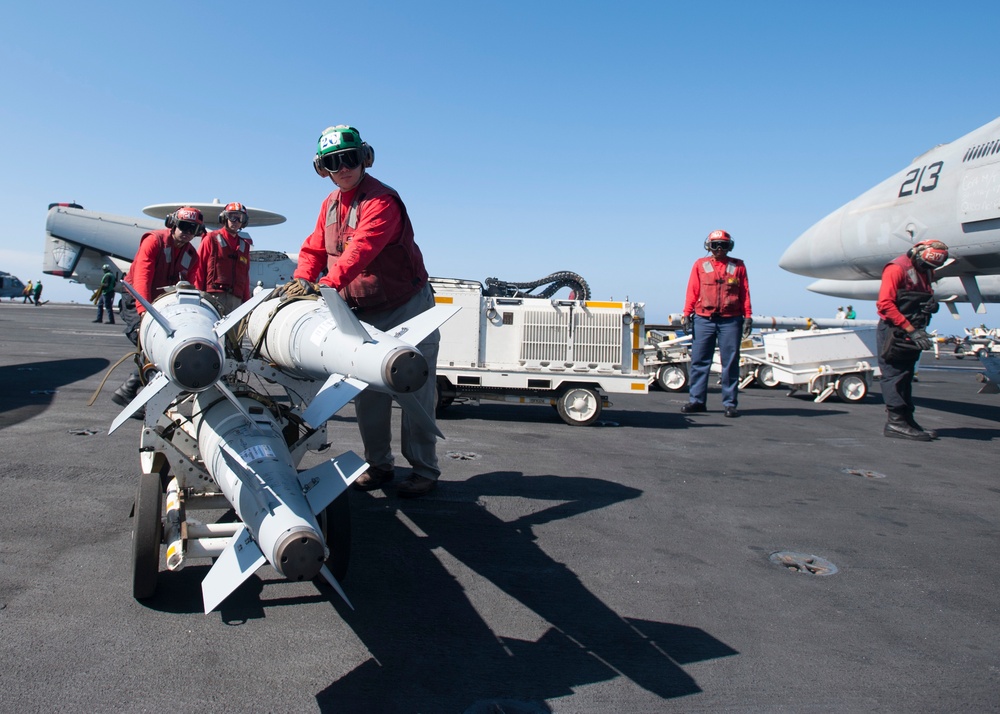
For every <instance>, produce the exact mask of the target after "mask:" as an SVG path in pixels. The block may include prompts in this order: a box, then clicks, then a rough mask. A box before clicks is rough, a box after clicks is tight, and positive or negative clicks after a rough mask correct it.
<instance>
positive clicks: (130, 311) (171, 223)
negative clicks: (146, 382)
mask: <svg viewBox="0 0 1000 714" xmlns="http://www.w3.org/2000/svg"><path fill="white" fill-rule="evenodd" d="M166 226H167V227H166V228H161V229H160V230H156V231H150V232H148V233H144V234H143V235H142V237H141V238H140V239H139V250H138V251H136V254H135V258H133V259H132V266H131V267H130V268H129V270H128V273H127V274H126V276H125V282H127V283H128V284H129V285H131V286H132V287H133V288H135V290H136V292H137V293H139V294H140V295H141V296H142V297H143V298H144V299H145V300H147V301H148V302H152V301H153V300H155V299H156V298H157V297H159V296H160V295H162V294H163V292H164V291H165V290H166V289H167V288H168V287H172V286H174V285H176V284H177V283H179V282H181V281H187V282H191V281H192V279H193V276H194V273H195V271H196V270H197V268H198V252H197V251H196V250H195V249H194V247H193V246H192V245H191V239H192V238H194V237H195V236H200V235H202V234H203V233H204V232H205V219H204V218H203V217H202V215H201V211H199V210H198V209H196V208H190V207H187V206H185V207H184V208H179V209H177V210H176V211H174V212H173V213H171V214H170V215H169V216H167V219H166ZM145 311H146V308H144V307H143V306H142V304H141V303H139V302H138V301H137V300H136V299H135V298H134V297H132V294H131V293H128V292H126V293H125V294H124V295H123V296H122V313H121V317H122V320H123V321H124V323H125V336H126V337H128V339H129V340H130V341H131V342H132V344H133V345H136V346H138V344H139V323H140V322H141V320H142V313H144V312H145ZM141 386H142V382H141V381H140V379H139V371H138V370H136V371H134V372H133V373H132V374H131V375H129V377H128V379H126V380H125V382H124V383H123V384H122V385H121V386H120V387H118V389H116V390H115V392H114V394H112V395H111V401H113V402H114V403H115V404H120V405H121V406H126V405H127V404H128V403H129V402H131V401H132V399H133V398H135V395H136V394H137V393H138V392H139V388H140V387H141Z"/></svg>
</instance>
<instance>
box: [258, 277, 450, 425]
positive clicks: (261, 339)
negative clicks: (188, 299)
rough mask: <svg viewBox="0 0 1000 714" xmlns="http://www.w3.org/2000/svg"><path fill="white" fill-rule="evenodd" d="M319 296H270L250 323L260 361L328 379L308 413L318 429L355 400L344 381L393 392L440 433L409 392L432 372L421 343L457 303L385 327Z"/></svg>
mask: <svg viewBox="0 0 1000 714" xmlns="http://www.w3.org/2000/svg"><path fill="white" fill-rule="evenodd" d="M321 293H322V297H321V298H320V299H317V300H296V301H291V302H288V303H282V302H281V301H280V300H278V299H273V300H268V301H267V302H265V303H263V304H262V305H261V306H260V307H258V308H256V309H255V310H254V311H253V312H252V313H251V315H250V320H249V324H248V326H247V334H248V335H249V337H250V340H251V341H252V342H253V344H254V345H257V346H258V347H259V350H260V355H261V357H262V358H264V359H265V360H268V361H269V362H270V363H271V364H273V365H275V366H277V367H278V368H279V369H281V370H282V371H283V372H285V373H286V374H290V375H292V376H294V377H297V378H300V379H314V380H326V381H325V384H324V385H323V387H322V388H321V389H320V390H319V392H318V394H317V395H316V398H315V399H314V400H313V402H312V404H310V406H309V409H307V410H306V412H305V413H304V414H303V418H305V420H306V421H307V422H308V423H309V424H312V425H314V426H315V425H317V424H319V423H322V422H325V421H326V420H327V419H328V418H329V417H330V416H332V415H333V414H335V413H336V411H337V409H340V407H342V406H343V405H344V404H345V403H346V402H347V401H349V400H350V398H351V397H350V396H347V393H346V391H345V390H344V389H343V388H344V387H345V386H347V385H353V386H352V387H351V388H357V387H361V388H364V387H365V386H367V387H368V388H369V389H374V390H375V391H378V392H385V393H387V394H391V395H392V396H393V398H395V399H396V401H398V402H399V403H400V405H401V406H402V407H403V409H404V410H406V411H407V413H408V414H409V415H410V417H411V418H414V419H421V420H423V421H424V423H425V425H426V426H427V428H428V429H430V430H431V431H433V432H434V433H436V434H438V435H440V431H438V430H437V427H436V426H435V425H434V422H433V419H431V418H430V416H429V415H427V414H425V413H424V412H423V410H422V409H421V407H420V405H419V403H418V402H417V401H416V399H415V397H413V394H412V393H413V392H414V391H416V390H418V389H420V387H421V386H422V385H423V384H424V383H425V382H426V381H427V377H428V375H429V373H430V370H429V368H428V364H427V360H426V359H424V356H423V355H422V354H421V353H420V350H419V349H417V344H418V343H419V342H420V341H421V340H423V339H424V338H426V337H427V336H428V335H429V334H431V333H432V332H433V331H434V330H436V329H437V328H438V327H439V326H440V325H441V324H443V323H444V322H445V321H446V320H447V319H448V318H450V317H451V316H452V315H454V314H455V313H456V312H457V311H458V308H457V307H454V306H448V305H437V306H435V307H434V308H432V309H430V310H427V311H426V312H424V313H421V314H420V315H417V316H416V317H414V318H413V319H411V320H407V321H406V322H405V323H403V324H402V325H397V326H396V327H395V328H393V329H392V330H391V331H390V332H382V331H381V330H378V329H376V328H375V327H373V326H372V325H369V324H366V323H363V322H361V321H360V320H358V318H357V317H356V316H355V315H354V313H353V312H351V310H350V309H349V308H348V307H347V304H346V303H345V302H344V301H343V299H342V298H341V297H340V295H338V294H337V292H336V291H335V290H331V289H328V288H323V289H321ZM335 388H336V389H338V390H339V391H338V392H337V394H336V396H335V395H334V390H335ZM344 397H346V399H344Z"/></svg>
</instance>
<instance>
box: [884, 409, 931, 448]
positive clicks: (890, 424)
mask: <svg viewBox="0 0 1000 714" xmlns="http://www.w3.org/2000/svg"><path fill="white" fill-rule="evenodd" d="M886 414H887V415H888V417H889V420H888V421H887V422H886V423H885V429H883V430H882V434H884V435H885V436H888V437H889V438H891V439H911V440H913V441H930V440H931V438H932V437H931V435H930V434H928V433H927V432H926V431H924V430H922V429H918V428H915V427H913V426H910V424H909V422H907V420H906V417H905V416H904V415H903V414H900V413H898V412H894V411H890V410H888V409H887V410H886Z"/></svg>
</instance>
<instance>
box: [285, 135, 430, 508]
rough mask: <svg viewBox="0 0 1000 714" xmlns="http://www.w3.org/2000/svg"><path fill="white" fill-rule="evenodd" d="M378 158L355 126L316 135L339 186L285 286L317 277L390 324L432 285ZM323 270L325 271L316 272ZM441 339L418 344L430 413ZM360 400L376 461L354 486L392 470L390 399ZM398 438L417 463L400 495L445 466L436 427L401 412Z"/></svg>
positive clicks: (367, 315)
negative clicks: (374, 168) (377, 168)
mask: <svg viewBox="0 0 1000 714" xmlns="http://www.w3.org/2000/svg"><path fill="white" fill-rule="evenodd" d="M374 161H375V152H374V150H373V149H372V148H371V147H370V146H369V145H368V144H367V143H365V142H363V141H362V140H361V136H360V134H359V133H358V130H357V129H355V128H354V127H349V126H343V125H341V126H334V127H330V128H328V129H326V130H324V131H323V133H322V134H321V135H320V137H319V145H318V147H317V149H316V157H315V159H314V160H313V168H314V169H315V170H316V173H317V174H319V175H320V176H323V177H329V178H330V180H332V181H333V183H334V184H335V185H336V186H337V189H336V190H335V191H333V193H331V194H330V195H329V196H327V197H326V199H325V200H324V201H323V205H322V207H321V208H320V212H319V218H317V220H316V227H315V228H314V229H313V232H312V233H311V234H310V235H309V236H308V237H307V238H306V239H305V242H304V243H303V244H302V248H301V249H300V250H299V263H298V268H297V269H296V271H295V273H294V274H293V279H292V281H290V282H289V283H287V284H286V285H285V286H283V287H282V289H281V292H282V293H283V294H284V295H286V296H288V297H294V296H296V295H302V294H307V293H309V292H314V291H315V288H314V286H313V283H314V282H315V281H316V280H317V279H318V280H319V281H320V284H321V285H325V286H328V287H332V288H334V289H336V290H337V291H339V292H340V295H341V296H342V297H343V298H344V300H345V301H346V302H347V304H348V305H349V306H350V307H351V309H353V310H354V313H355V314H356V315H357V316H358V319H360V320H363V321H364V322H367V323H368V324H370V325H373V326H374V327H376V328H378V329H380V330H383V331H389V330H390V329H391V328H393V327H395V326H396V325H398V324H400V323H402V322H405V321H406V320H409V319H410V318H412V317H415V316H416V315H419V314H420V313H422V312H424V311H426V310H429V309H431V308H432V307H434V293H433V291H432V290H431V287H430V283H429V282H428V280H427V270H426V268H425V267H424V259H423V256H422V255H421V253H420V248H418V247H417V244H416V242H415V241H414V236H413V226H412V225H411V224H410V217H409V215H408V214H407V212H406V206H405V205H404V204H403V201H402V199H401V198H400V197H399V194H398V193H396V191H395V190H394V189H392V188H390V187H389V186H386V185H385V184H384V183H382V182H381V181H379V180H378V179H376V178H374V177H373V176H371V175H369V174H367V173H366V172H365V169H367V168H369V167H371V165H372V164H373V163H374ZM324 270H325V271H326V275H324V276H323V277H322V278H320V274H321V273H322V272H323V271H324ZM440 339H441V337H440V334H439V333H438V331H437V330H435V331H434V332H433V333H431V335H429V336H428V337H427V339H426V340H424V341H423V342H421V343H420V344H419V345H417V347H418V348H419V350H420V352H421V354H423V356H424V359H425V360H427V367H428V369H429V374H428V377H427V381H426V382H425V383H424V385H423V386H422V387H421V388H420V389H419V390H417V391H416V392H414V395H415V396H416V397H417V400H418V401H419V402H420V404H421V406H422V407H423V409H424V411H425V412H426V413H427V414H428V415H429V416H430V418H431V419H432V420H433V418H434V409H435V407H436V387H437V385H436V381H437V379H436V369H435V368H436V364H437V355H438V344H439V342H440ZM354 407H355V412H356V414H357V419H358V428H359V429H360V431H361V440H362V442H363V443H364V447H365V460H366V461H367V462H368V463H369V464H371V466H370V467H369V469H368V471H366V472H365V473H364V474H362V475H361V476H360V477H359V478H358V479H357V480H356V481H355V482H354V487H355V488H357V489H359V490H362V491H373V490H375V489H378V488H381V487H382V486H384V485H385V484H387V483H389V482H390V481H392V480H393V478H394V476H395V471H394V465H393V464H394V457H393V454H392V443H391V442H392V430H391V418H392V398H391V397H390V396H389V395H388V394H384V393H381V392H376V391H374V390H370V389H366V390H364V391H363V392H361V393H360V394H358V396H357V397H355V398H354ZM401 446H402V453H403V456H404V457H406V459H407V461H409V462H410V465H411V466H412V472H411V473H410V475H409V476H408V477H407V478H406V479H405V480H404V481H403V482H402V483H400V484H399V486H397V488H396V493H397V494H399V495H400V496H403V497H415V496H423V495H424V494H427V493H430V492H431V491H432V490H434V488H435V487H436V486H437V480H438V477H439V476H440V475H441V470H440V468H439V467H438V459H437V436H436V435H435V434H434V433H432V432H430V431H428V430H427V429H425V428H423V427H422V426H421V425H420V424H419V423H418V422H416V421H414V420H411V419H410V418H409V416H408V415H407V414H406V412H405V411H404V412H403V416H402V433H401Z"/></svg>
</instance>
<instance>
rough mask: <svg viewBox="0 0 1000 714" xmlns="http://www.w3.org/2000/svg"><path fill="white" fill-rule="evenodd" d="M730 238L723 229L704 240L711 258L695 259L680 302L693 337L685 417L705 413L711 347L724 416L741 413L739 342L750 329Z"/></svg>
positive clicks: (742, 270) (739, 264)
mask: <svg viewBox="0 0 1000 714" xmlns="http://www.w3.org/2000/svg"><path fill="white" fill-rule="evenodd" d="M732 249H733V239H732V237H731V236H730V235H729V234H728V233H726V231H712V232H711V233H709V234H708V238H706V239H705V250H707V251H708V252H709V253H711V256H710V257H705V258H699V259H698V260H696V261H695V263H694V266H693V267H692V268H691V277H690V278H689V279H688V286H687V295H686V296H685V298H684V323H685V326H686V329H687V330H688V332H689V333H693V334H694V343H693V344H692V347H691V367H690V372H691V373H690V380H689V387H688V399H689V401H688V403H687V404H685V405H684V406H683V407H681V411H682V412H683V413H685V414H694V413H696V412H703V411H705V410H706V407H705V401H706V398H707V397H708V373H709V370H710V369H711V366H712V356H713V355H714V354H715V346H716V343H718V345H719V357H720V360H721V363H722V406H723V407H724V408H725V416H727V417H730V418H733V417H738V416H739V415H740V413H739V411H738V410H737V408H736V407H737V401H738V392H739V381H740V342H741V341H742V340H743V338H745V337H749V336H750V331H751V330H752V329H753V320H752V319H751V317H750V316H751V314H752V310H751V307H750V284H749V282H748V281H747V269H746V266H744V265H743V261H742V260H739V259H738V258H731V257H729V251H731V250H732Z"/></svg>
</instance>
